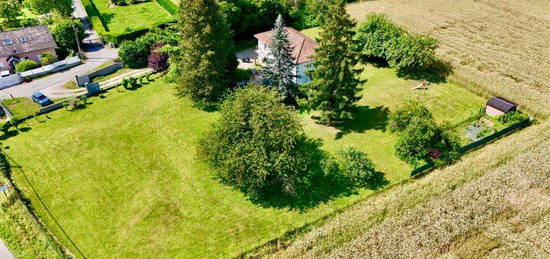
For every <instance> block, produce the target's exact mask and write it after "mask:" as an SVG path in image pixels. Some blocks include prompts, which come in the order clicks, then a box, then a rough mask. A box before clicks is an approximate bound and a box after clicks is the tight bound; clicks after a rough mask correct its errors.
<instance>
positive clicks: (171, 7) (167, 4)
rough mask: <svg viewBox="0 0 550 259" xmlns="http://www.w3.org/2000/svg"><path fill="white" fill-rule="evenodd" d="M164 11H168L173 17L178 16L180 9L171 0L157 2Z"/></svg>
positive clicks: (158, 0)
mask: <svg viewBox="0 0 550 259" xmlns="http://www.w3.org/2000/svg"><path fill="white" fill-rule="evenodd" d="M155 1H156V2H157V3H158V4H159V5H160V6H161V7H162V8H164V10H166V11H167V12H168V13H170V14H171V15H176V14H177V13H178V9H179V7H178V6H177V5H175V4H174V3H172V1H170V0H155Z"/></svg>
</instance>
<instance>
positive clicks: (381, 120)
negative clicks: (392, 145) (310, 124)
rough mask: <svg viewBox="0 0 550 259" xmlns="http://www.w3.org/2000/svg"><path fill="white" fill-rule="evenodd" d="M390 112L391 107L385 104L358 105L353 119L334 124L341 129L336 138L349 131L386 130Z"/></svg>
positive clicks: (316, 118)
mask: <svg viewBox="0 0 550 259" xmlns="http://www.w3.org/2000/svg"><path fill="white" fill-rule="evenodd" d="M389 113H390V111H389V109H388V108H387V107H384V106H378V107H373V108H371V107H369V106H357V107H355V109H354V111H353V115H352V116H353V117H352V118H351V119H349V120H345V121H342V122H340V123H335V124H334V125H333V127H334V128H336V129H338V130H339V132H338V133H337V134H336V137H335V138H336V139H340V138H342V137H344V136H345V135H346V134H349V133H363V132H365V131H368V130H381V131H385V130H386V125H387V124H388V115H389ZM314 119H315V120H317V121H318V120H319V118H318V117H314ZM318 123H319V122H318Z"/></svg>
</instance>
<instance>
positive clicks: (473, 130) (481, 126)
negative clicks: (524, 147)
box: [463, 111, 529, 144]
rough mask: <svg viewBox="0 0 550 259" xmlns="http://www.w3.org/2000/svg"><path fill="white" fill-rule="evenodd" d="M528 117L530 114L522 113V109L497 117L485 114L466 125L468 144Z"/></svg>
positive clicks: (465, 133) (465, 132)
mask: <svg viewBox="0 0 550 259" xmlns="http://www.w3.org/2000/svg"><path fill="white" fill-rule="evenodd" d="M528 118H529V116H528V115H527V114H524V113H521V112H520V111H516V112H511V113H507V114H504V115H500V116H496V117H491V116H488V115H483V116H481V118H479V119H478V120H475V121H473V122H470V123H468V125H467V126H465V127H464V129H463V134H464V136H465V137H466V139H467V143H466V144H468V143H471V142H475V141H478V140H480V139H482V138H484V137H487V136H489V135H492V134H494V133H496V132H498V131H501V130H503V129H505V128H507V127H510V126H512V125H514V124H516V123H519V122H521V121H524V120H526V119H528Z"/></svg>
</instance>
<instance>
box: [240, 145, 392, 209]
mask: <svg viewBox="0 0 550 259" xmlns="http://www.w3.org/2000/svg"><path fill="white" fill-rule="evenodd" d="M319 144H320V143H319V142H317V143H316V144H313V145H311V146H310V147H309V148H311V150H310V152H313V153H312V154H313V155H312V161H313V162H312V164H311V168H310V170H309V173H308V174H307V176H305V177H304V179H303V181H302V183H301V184H299V185H298V186H297V188H296V189H295V192H294V194H293V195H286V194H282V193H281V191H280V190H274V189H271V190H265V191H264V192H262V193H261V196H257V197H249V199H250V200H251V201H252V203H254V204H256V205H258V206H260V207H265V208H277V209H284V208H286V209H289V210H297V211H300V212H306V211H307V210H309V209H312V208H315V207H317V206H319V205H320V204H322V203H326V202H329V201H331V200H334V199H337V198H341V197H348V196H351V195H354V194H358V187H359V186H357V184H356V183H354V182H353V180H352V179H351V178H350V177H348V176H346V175H345V174H344V173H343V172H342V171H341V169H340V167H339V165H338V163H337V162H336V159H335V158H334V157H333V156H331V155H329V154H328V153H327V152H325V151H323V150H320V149H319ZM388 183H389V182H388V181H387V180H386V179H385V177H384V174H383V173H382V172H376V173H375V175H374V177H373V178H372V179H371V181H370V182H369V183H368V184H366V185H364V186H362V187H364V188H367V189H370V190H377V189H380V188H382V187H384V186H385V185H387V184H388Z"/></svg>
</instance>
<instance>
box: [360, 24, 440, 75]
mask: <svg viewBox="0 0 550 259" xmlns="http://www.w3.org/2000/svg"><path fill="white" fill-rule="evenodd" d="M355 41H356V43H357V50H358V51H359V52H360V53H361V54H362V56H363V57H364V58H366V59H368V58H381V59H384V60H386V61H387V62H388V64H389V65H390V66H391V67H393V68H396V69H398V70H412V69H419V68H427V67H428V66H430V65H432V63H433V62H434V61H435V59H436V57H435V49H436V47H437V41H436V40H435V39H432V38H428V37H424V36H420V35H415V34H410V33H407V32H406V31H405V30H404V29H402V28H401V27H399V26H397V25H395V24H393V23H392V22H391V21H389V20H388V19H386V17H385V16H384V15H383V14H371V15H368V16H367V20H366V21H365V22H364V23H363V24H362V25H361V26H360V27H359V30H358V32H357V35H356V37H355Z"/></svg>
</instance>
